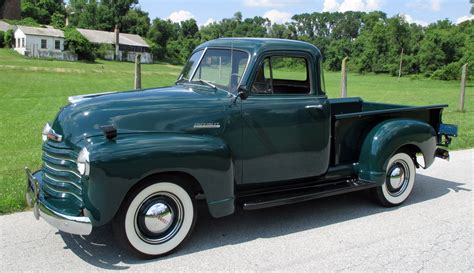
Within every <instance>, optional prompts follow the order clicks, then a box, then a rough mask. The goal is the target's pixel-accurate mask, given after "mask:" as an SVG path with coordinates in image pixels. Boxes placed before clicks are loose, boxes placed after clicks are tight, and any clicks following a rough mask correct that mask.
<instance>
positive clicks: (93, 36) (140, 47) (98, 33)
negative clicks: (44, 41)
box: [77, 28, 153, 63]
mask: <svg viewBox="0 0 474 273" xmlns="http://www.w3.org/2000/svg"><path fill="white" fill-rule="evenodd" d="M77 30H78V31H79V32H80V33H81V34H82V36H84V37H85V38H86V39H87V40H88V41H89V42H91V43H93V44H96V45H101V44H108V45H110V46H111V47H112V48H114V47H115V50H110V51H109V52H107V55H106V56H105V59H107V60H114V59H115V56H117V59H118V60H120V61H128V62H134V61H135V56H136V55H137V54H140V55H141V62H142V63H152V62H153V55H152V54H151V53H150V46H149V45H148V44H147V43H146V42H145V40H144V39H143V38H142V37H141V36H140V35H136V34H129V33H119V31H118V29H117V28H116V29H115V31H114V32H109V31H102V30H92V29H82V28H78V29H77Z"/></svg>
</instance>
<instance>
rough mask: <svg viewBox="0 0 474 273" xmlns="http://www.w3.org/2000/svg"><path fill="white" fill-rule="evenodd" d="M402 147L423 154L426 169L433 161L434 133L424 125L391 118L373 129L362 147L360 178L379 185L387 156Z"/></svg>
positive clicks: (384, 170) (429, 126)
mask: <svg viewBox="0 0 474 273" xmlns="http://www.w3.org/2000/svg"><path fill="white" fill-rule="evenodd" d="M405 145H414V146H416V147H418V149H419V150H420V151H421V152H422V154H423V157H424V163H425V167H426V168H427V167H429V166H430V165H431V164H432V163H433V161H434V159H435V156H434V155H435V151H436V132H435V130H434V129H433V127H432V126H431V125H429V124H427V123H425V122H421V121H418V120H413V119H390V120H386V121H383V122H381V123H380V124H378V125H377V126H375V127H374V128H373V129H372V130H371V131H370V133H369V134H368V135H367V137H366V138H365V140H364V143H363V144H362V149H361V153H360V157H359V167H358V169H359V179H361V180H364V181H370V182H374V183H377V184H379V185H382V184H383V183H384V180H385V173H386V170H387V164H388V161H389V159H390V157H391V156H392V155H393V154H395V153H396V152H397V151H398V150H399V149H400V148H402V147H403V146H405Z"/></svg>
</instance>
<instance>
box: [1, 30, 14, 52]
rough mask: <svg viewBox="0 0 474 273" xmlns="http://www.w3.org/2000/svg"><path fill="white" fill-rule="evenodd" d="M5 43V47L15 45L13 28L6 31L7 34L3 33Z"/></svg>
mask: <svg viewBox="0 0 474 273" xmlns="http://www.w3.org/2000/svg"><path fill="white" fill-rule="evenodd" d="M3 43H4V44H5V47H8V48H11V47H12V45H13V30H12V29H9V30H7V31H5V34H4V35H3Z"/></svg>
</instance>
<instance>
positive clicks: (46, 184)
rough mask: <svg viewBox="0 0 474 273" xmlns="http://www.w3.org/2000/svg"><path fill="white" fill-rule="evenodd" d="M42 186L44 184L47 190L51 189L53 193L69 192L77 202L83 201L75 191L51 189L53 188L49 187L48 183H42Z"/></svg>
mask: <svg viewBox="0 0 474 273" xmlns="http://www.w3.org/2000/svg"><path fill="white" fill-rule="evenodd" d="M48 178H49V177H48ZM43 186H46V187H47V188H48V189H49V190H51V191H53V192H55V193H58V194H70V195H72V196H74V197H76V198H77V200H78V201H79V202H81V203H83V201H82V198H81V197H79V196H78V195H77V194H75V193H73V192H70V191H60V190H56V189H53V188H51V186H49V185H48V183H43Z"/></svg>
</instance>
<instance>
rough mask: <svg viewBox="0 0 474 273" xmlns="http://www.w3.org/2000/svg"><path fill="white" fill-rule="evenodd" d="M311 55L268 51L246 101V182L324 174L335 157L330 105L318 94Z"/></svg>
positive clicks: (244, 169)
mask: <svg viewBox="0 0 474 273" xmlns="http://www.w3.org/2000/svg"><path fill="white" fill-rule="evenodd" d="M309 63H310V62H309V60H308V59H307V57H303V56H294V57H291V56H268V57H266V58H265V59H264V60H263V61H261V63H260V64H259V68H258V69H256V75H254V77H253V83H252V85H251V93H250V96H249V97H248V98H247V99H246V100H243V101H242V130H243V131H242V133H243V150H242V152H243V157H242V167H243V180H242V181H243V183H246V184H249V183H264V182H274V181H283V180H291V179H298V178H306V177H314V176H319V175H322V174H324V173H325V172H326V171H327V168H328V162H329V137H330V107H329V103H328V100H327V98H326V97H325V96H317V95H316V94H314V93H315V92H314V90H313V88H314V86H316V85H315V84H314V83H313V80H314V79H312V77H311V76H310V75H311V72H312V71H311V70H312V69H311V67H309V65H308V64H309Z"/></svg>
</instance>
